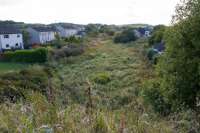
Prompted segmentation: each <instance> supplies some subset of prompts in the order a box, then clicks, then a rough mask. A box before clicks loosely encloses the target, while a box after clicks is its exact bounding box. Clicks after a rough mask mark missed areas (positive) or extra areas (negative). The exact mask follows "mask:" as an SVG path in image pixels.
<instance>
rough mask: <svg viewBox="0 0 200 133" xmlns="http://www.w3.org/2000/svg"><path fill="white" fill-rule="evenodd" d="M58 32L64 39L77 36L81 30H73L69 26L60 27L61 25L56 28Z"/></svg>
mask: <svg viewBox="0 0 200 133" xmlns="http://www.w3.org/2000/svg"><path fill="white" fill-rule="evenodd" d="M56 30H57V32H58V34H59V35H60V37H63V38H67V37H70V36H75V35H76V34H77V33H78V32H79V29H77V28H73V27H69V26H60V25H57V26H56Z"/></svg>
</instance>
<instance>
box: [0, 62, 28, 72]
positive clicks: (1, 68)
mask: <svg viewBox="0 0 200 133" xmlns="http://www.w3.org/2000/svg"><path fill="white" fill-rule="evenodd" d="M28 66H29V65H27V64H19V63H4V62H0V73H7V72H13V71H19V70H22V69H24V68H27V67H28Z"/></svg>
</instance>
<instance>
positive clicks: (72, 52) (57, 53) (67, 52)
mask: <svg viewBox="0 0 200 133" xmlns="http://www.w3.org/2000/svg"><path fill="white" fill-rule="evenodd" d="M83 52H84V46H83V45H77V44H70V45H68V46H65V47H63V48H62V49H59V50H54V51H53V53H52V54H53V57H54V58H55V59H59V58H64V57H70V56H78V55H81V54H82V53H83Z"/></svg>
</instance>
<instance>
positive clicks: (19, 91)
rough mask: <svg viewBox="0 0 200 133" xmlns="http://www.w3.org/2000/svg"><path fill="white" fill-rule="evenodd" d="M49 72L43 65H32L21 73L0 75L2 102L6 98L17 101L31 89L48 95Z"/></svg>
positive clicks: (0, 97) (0, 100)
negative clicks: (47, 72)
mask: <svg viewBox="0 0 200 133" xmlns="http://www.w3.org/2000/svg"><path fill="white" fill-rule="evenodd" d="M46 86H47V74H46V72H44V70H43V69H42V68H41V67H39V66H38V67H36V66H35V67H32V68H31V69H25V70H22V71H20V72H19V73H7V74H4V75H0V102H4V101H6V100H9V101H12V102H16V101H17V100H19V99H21V98H23V99H24V98H25V94H26V93H29V91H36V92H40V93H42V94H44V95H47V90H46Z"/></svg>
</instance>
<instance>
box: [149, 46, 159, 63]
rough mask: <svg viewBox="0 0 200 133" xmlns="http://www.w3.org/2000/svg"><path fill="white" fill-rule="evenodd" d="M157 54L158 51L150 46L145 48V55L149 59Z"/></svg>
mask: <svg viewBox="0 0 200 133" xmlns="http://www.w3.org/2000/svg"><path fill="white" fill-rule="evenodd" d="M157 54H158V51H156V50H154V49H153V48H150V49H148V50H147V57H148V59H149V60H153V59H154V57H155V56H156V55H157Z"/></svg>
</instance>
